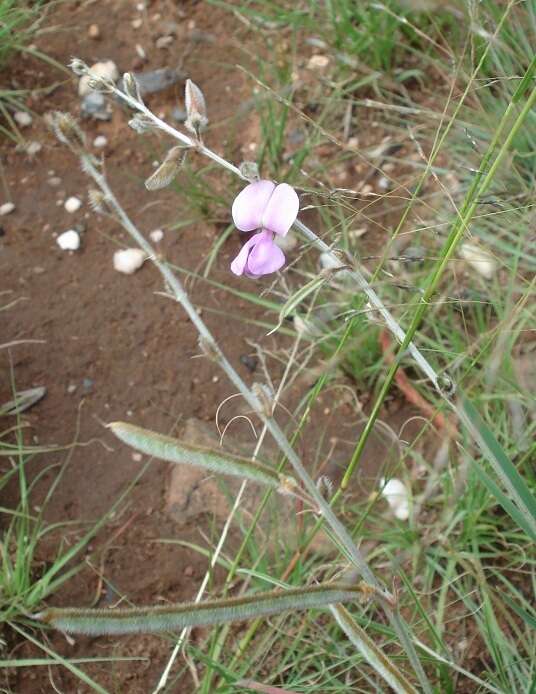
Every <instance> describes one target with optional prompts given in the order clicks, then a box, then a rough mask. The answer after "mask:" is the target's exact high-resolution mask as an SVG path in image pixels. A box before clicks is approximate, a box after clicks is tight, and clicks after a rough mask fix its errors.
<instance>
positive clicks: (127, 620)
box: [34, 583, 362, 635]
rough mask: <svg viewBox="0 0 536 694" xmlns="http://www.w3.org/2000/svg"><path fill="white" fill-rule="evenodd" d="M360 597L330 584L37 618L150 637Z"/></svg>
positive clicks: (84, 629) (49, 612) (86, 630)
mask: <svg viewBox="0 0 536 694" xmlns="http://www.w3.org/2000/svg"><path fill="white" fill-rule="evenodd" d="M360 596H362V588H361V587H359V586H356V587H352V586H348V585H345V584H337V583H325V584H319V585H316V586H307V587H305V588H292V589H290V590H284V591H282V590H276V591H270V592H267V593H257V594H256V595H247V596H243V597H235V598H226V599H223V600H210V601H207V602H202V603H195V602H193V603H179V604H175V605H173V604H172V605H158V606H156V607H130V608H124V609H89V608H88V609H83V608H82V609H79V608H76V607H68V608H54V607H51V608H49V609H46V610H45V611H44V612H40V613H39V614H37V615H34V618H35V619H37V620H39V621H41V622H44V623H45V624H51V625H52V626H53V627H55V628H56V629H61V630H62V631H66V632H71V633H76V634H89V635H100V634H146V633H157V632H162V631H174V630H177V629H183V628H185V627H195V626H208V625H212V624H221V623H224V622H233V621H237V620H244V619H253V618H256V617H265V616H268V615H272V614H279V613H280V612H285V611H286V610H304V609H309V608H311V607H323V606H324V605H330V604H332V603H337V602H347V601H355V600H357V599H359V597H360Z"/></svg>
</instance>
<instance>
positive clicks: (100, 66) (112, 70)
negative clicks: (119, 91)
mask: <svg viewBox="0 0 536 694" xmlns="http://www.w3.org/2000/svg"><path fill="white" fill-rule="evenodd" d="M89 70H90V72H91V73H92V74H91V76H90V75H82V77H80V81H79V82H78V94H79V96H86V94H89V93H90V92H92V91H93V90H92V89H91V87H90V86H89V81H90V80H91V79H92V78H93V77H102V78H103V79H106V80H110V81H111V82H117V80H118V79H119V70H118V69H117V65H116V64H115V63H114V61H113V60H101V61H100V62H98V63H95V64H94V65H92V66H91V67H90V68H89Z"/></svg>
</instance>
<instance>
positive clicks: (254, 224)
mask: <svg viewBox="0 0 536 694" xmlns="http://www.w3.org/2000/svg"><path fill="white" fill-rule="evenodd" d="M274 189H275V183H274V182H273V181H256V182H255V183H250V184H249V185H248V186H246V187H245V188H244V190H242V191H241V192H240V193H239V194H238V195H237V196H236V198H235V200H234V202H233V208H232V215H233V221H234V223H235V224H236V226H237V227H238V228H239V229H240V231H253V230H254V229H260V228H261V226H262V216H263V212H264V211H265V209H266V207H267V205H268V201H269V200H270V197H271V195H272V193H273V192H274Z"/></svg>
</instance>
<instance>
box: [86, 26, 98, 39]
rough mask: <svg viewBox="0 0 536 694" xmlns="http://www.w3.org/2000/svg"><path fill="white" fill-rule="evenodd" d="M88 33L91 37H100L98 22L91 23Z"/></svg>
mask: <svg viewBox="0 0 536 694" xmlns="http://www.w3.org/2000/svg"><path fill="white" fill-rule="evenodd" d="M87 35H88V36H89V38H90V39H95V40H96V39H100V29H99V25H98V24H90V25H89V29H88V30H87Z"/></svg>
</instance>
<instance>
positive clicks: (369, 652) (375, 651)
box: [330, 605, 417, 694]
mask: <svg viewBox="0 0 536 694" xmlns="http://www.w3.org/2000/svg"><path fill="white" fill-rule="evenodd" d="M330 609H331V612H332V613H333V616H334V617H335V619H336V621H337V624H338V625H339V626H340V628H341V629H342V630H343V631H344V633H345V634H346V636H347V637H348V638H349V639H350V641H351V642H352V643H353V644H354V646H355V647H356V648H357V650H358V651H359V652H360V653H361V655H362V656H363V658H365V660H366V661H367V663H369V665H371V666H372V667H373V668H374V669H375V670H376V672H377V673H378V675H380V677H382V678H383V679H384V680H385V681H386V682H387V684H388V685H389V686H390V687H391V688H392V689H393V690H394V691H395V692H397V694H408V692H409V693H410V694H417V690H416V689H415V687H414V686H413V685H412V684H411V683H410V682H409V681H408V680H407V679H406V677H405V676H404V675H403V674H402V673H401V672H400V670H399V669H398V668H397V667H396V665H394V663H393V662H392V661H391V660H389V658H388V657H387V656H386V655H385V653H383V651H381V650H380V649H379V648H378V646H376V644H375V643H374V641H372V640H371V639H370V638H369V637H368V636H367V634H366V632H365V630H364V629H363V628H362V627H360V626H359V624H357V622H356V621H355V620H354V618H353V617H352V615H351V614H350V613H349V612H348V610H347V609H346V608H345V607H343V606H342V605H333V606H332V607H331V608H330Z"/></svg>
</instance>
